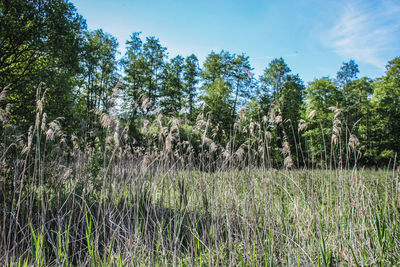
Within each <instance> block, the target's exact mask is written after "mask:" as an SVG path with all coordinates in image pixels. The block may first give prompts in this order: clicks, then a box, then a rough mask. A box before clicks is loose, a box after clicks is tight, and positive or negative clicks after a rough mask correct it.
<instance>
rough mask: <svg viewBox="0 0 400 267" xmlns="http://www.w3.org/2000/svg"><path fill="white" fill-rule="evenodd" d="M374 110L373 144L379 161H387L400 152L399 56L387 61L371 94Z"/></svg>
mask: <svg viewBox="0 0 400 267" xmlns="http://www.w3.org/2000/svg"><path fill="white" fill-rule="evenodd" d="M372 104H373V107H374V110H375V112H376V115H377V117H376V121H375V123H374V124H375V127H374V143H375V144H374V145H375V147H376V148H375V149H376V150H377V160H378V161H379V163H381V164H382V163H387V162H388V161H389V160H391V159H393V158H394V157H395V154H396V153H399V152H400V124H399V118H400V57H396V58H395V59H393V60H391V61H389V63H388V65H387V66H386V74H385V76H383V77H382V78H381V79H380V80H379V81H378V82H377V84H376V88H375V90H374V94H373V96H372Z"/></svg>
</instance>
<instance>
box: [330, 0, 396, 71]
mask: <svg viewBox="0 0 400 267" xmlns="http://www.w3.org/2000/svg"><path fill="white" fill-rule="evenodd" d="M399 18H400V1H398V0H384V1H351V2H349V3H346V4H344V5H343V9H342V10H341V11H340V12H339V19H338V20H337V23H336V24H335V25H334V26H333V27H332V28H331V29H330V31H329V32H328V35H327V38H326V39H325V41H326V42H327V45H328V46H329V47H331V48H332V49H333V50H334V51H335V52H336V53H337V54H339V55H340V56H344V57H348V58H353V59H355V60H356V61H360V62H364V63H368V64H371V65H373V66H376V67H378V68H381V69H382V68H384V67H385V64H386V62H387V57H388V56H393V55H391V54H394V53H395V52H397V53H398V52H399V48H400V20H399Z"/></svg>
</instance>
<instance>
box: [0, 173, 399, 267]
mask: <svg viewBox="0 0 400 267" xmlns="http://www.w3.org/2000/svg"><path fill="white" fill-rule="evenodd" d="M76 168H77V169H76V170H75V171H74V175H72V176H71V177H74V178H71V179H69V178H64V179H59V180H58V181H57V183H56V184H53V185H51V186H42V187H38V186H32V188H34V189H32V190H31V191H29V190H27V191H26V195H24V196H18V197H16V199H14V201H15V202H16V203H15V208H18V209H19V210H18V211H16V210H14V211H13V213H11V214H10V213H9V214H2V215H3V216H2V217H3V218H2V220H3V222H6V223H5V224H3V225H2V228H3V229H2V235H3V238H2V240H3V243H2V250H1V251H2V255H1V261H2V263H3V264H6V265H8V266H19V265H35V266H44V265H45V266H47V265H54V266H58V265H62V266H79V265H87V266H148V265H150V266H164V265H179V266H201V265H202V266H215V265H223V266H225V265H231V266H262V265H265V266H273V265H278V266H279V265H284V266H316V265H321V266H336V265H339V266H346V265H351V266H366V265H368V266H370V265H380V266H384V265H392V266H393V265H399V264H400V260H399V255H400V209H399V208H398V207H399V203H398V202H399V200H400V198H399V192H398V191H399V181H398V179H399V172H398V170H386V171H384V170H380V171H372V170H356V169H354V170H348V171H336V170H304V171H301V170H298V171H277V170H273V171H261V170H257V169H250V170H246V171H230V172H229V171H225V172H214V173H205V172H197V171H190V172H189V171H187V172H185V171H171V172H164V173H161V172H160V173H144V174H135V173H129V170H125V171H127V173H126V174H127V175H126V178H125V179H124V180H121V179H116V178H117V177H121V175H117V173H114V175H113V177H114V178H115V179H108V180H103V181H100V180H99V183H98V184H96V183H94V182H93V181H96V180H95V179H83V178H84V177H85V175H86V174H85V172H84V169H85V166H84V165H82V166H81V169H79V166H76ZM110 171H111V172H114V171H117V168H115V169H114V170H110ZM80 175H81V177H79V176H80ZM59 178H61V177H59ZM3 209H4V207H3ZM18 215H19V216H18ZM17 216H18V217H17ZM5 235H6V236H5ZM5 241H7V242H8V243H4V242H5Z"/></svg>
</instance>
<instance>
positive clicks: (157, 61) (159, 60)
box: [143, 37, 167, 106]
mask: <svg viewBox="0 0 400 267" xmlns="http://www.w3.org/2000/svg"><path fill="white" fill-rule="evenodd" d="M166 50H167V48H165V47H163V46H162V45H161V44H160V41H159V40H158V39H156V38H155V37H147V38H146V42H145V43H144V44H143V59H144V62H145V72H144V76H145V77H144V80H145V90H146V94H147V97H148V99H149V100H150V102H151V104H152V105H153V106H154V105H156V104H157V103H156V102H157V100H158V97H159V96H160V88H161V82H162V72H163V68H164V66H165V59H166V57H167V55H166V53H165V51H166Z"/></svg>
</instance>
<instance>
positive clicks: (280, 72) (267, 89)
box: [260, 58, 291, 100]
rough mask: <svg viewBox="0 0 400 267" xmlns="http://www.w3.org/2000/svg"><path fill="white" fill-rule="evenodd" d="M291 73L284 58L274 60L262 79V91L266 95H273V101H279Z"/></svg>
mask: <svg viewBox="0 0 400 267" xmlns="http://www.w3.org/2000/svg"><path fill="white" fill-rule="evenodd" d="M290 72H291V70H290V69H289V67H288V66H287V65H286V63H285V61H284V60H283V58H276V59H274V60H272V61H271V62H270V63H269V66H268V67H267V68H266V69H265V71H264V74H263V75H262V76H261V77H260V81H261V89H262V90H263V91H264V93H267V94H269V95H271V96H272V99H273V100H277V99H278V98H279V94H280V92H281V91H282V89H283V86H284V84H285V80H286V76H287V75H288V74H289V73H290Z"/></svg>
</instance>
